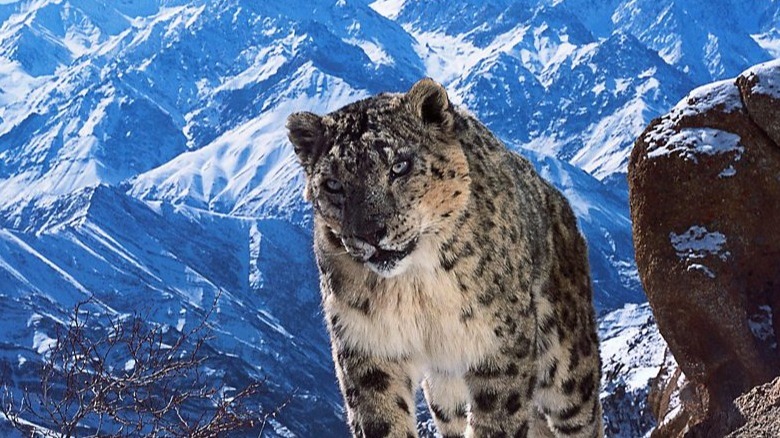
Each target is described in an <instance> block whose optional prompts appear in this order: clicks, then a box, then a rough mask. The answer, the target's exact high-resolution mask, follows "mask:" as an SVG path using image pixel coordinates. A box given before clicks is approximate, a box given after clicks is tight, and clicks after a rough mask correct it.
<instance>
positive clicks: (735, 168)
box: [628, 60, 780, 436]
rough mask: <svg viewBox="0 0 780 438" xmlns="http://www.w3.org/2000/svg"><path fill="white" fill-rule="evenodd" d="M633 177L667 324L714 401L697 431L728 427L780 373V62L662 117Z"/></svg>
mask: <svg viewBox="0 0 780 438" xmlns="http://www.w3.org/2000/svg"><path fill="white" fill-rule="evenodd" d="M628 178H629V188H630V202H631V214H632V217H633V224H634V225H633V226H634V243H635V247H636V260H637V265H638V266H639V273H640V277H641V279H642V282H643V284H644V287H645V290H646V292H647V296H648V299H649V301H650V305H651V307H652V308H653V312H654V313H655V316H656V319H657V322H658V328H659V330H660V331H661V334H662V335H663V336H664V338H665V339H666V340H667V342H668V344H669V348H670V349H671V351H672V353H673V354H674V357H675V358H676V359H677V362H678V363H679V366H680V368H681V369H682V371H683V373H684V374H685V376H686V377H687V378H688V379H689V380H690V382H691V383H692V384H693V385H695V387H697V388H701V389H702V390H706V392H707V394H702V395H701V398H702V399H707V400H709V401H708V404H709V406H707V414H706V415H705V416H704V417H705V418H704V419H703V420H702V421H701V422H700V424H699V425H698V426H696V427H693V428H692V429H691V431H689V432H688V434H689V435H694V436H706V435H707V434H709V433H716V434H718V435H723V432H724V429H723V428H724V427H726V426H725V425H726V424H729V423H730V422H731V421H732V420H731V419H730V417H729V416H730V414H728V413H729V412H732V411H733V406H734V404H733V400H734V399H735V398H736V397H737V396H739V395H740V394H742V393H744V392H746V391H747V390H749V389H751V388H753V387H754V386H756V385H759V384H762V383H765V382H767V381H769V380H771V379H772V378H773V377H775V376H777V375H779V374H780V347H778V339H780V60H778V61H773V62H770V63H766V64H762V65H759V66H756V67H754V68H752V69H750V70H748V71H747V72H745V73H743V74H742V75H741V76H740V77H739V78H738V79H737V80H736V81H735V80H728V81H723V82H718V83H715V84H711V85H708V86H705V87H702V88H699V89H697V90H695V91H693V92H692V93H691V94H690V95H689V96H688V97H687V98H686V99H684V100H683V101H682V102H680V103H679V104H678V105H677V106H676V107H675V108H674V109H672V111H671V112H670V113H669V114H667V115H665V116H663V117H662V118H660V119H657V120H654V121H653V122H652V123H651V124H650V126H648V128H647V129H646V130H645V132H644V133H643V134H642V135H641V136H640V137H639V139H638V140H637V142H636V144H635V147H634V150H633V152H632V155H631V162H630V164H629V171H628ZM728 427H732V426H728ZM712 436H715V435H712Z"/></svg>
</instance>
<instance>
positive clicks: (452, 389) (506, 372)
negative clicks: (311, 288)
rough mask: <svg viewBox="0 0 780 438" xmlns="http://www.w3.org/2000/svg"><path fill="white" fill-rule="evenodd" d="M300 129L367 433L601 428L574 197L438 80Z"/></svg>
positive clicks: (317, 244)
mask: <svg viewBox="0 0 780 438" xmlns="http://www.w3.org/2000/svg"><path fill="white" fill-rule="evenodd" d="M286 126H287V132H288V137H289V140H290V142H291V143H292V145H293V149H294V151H295V154H296V155H297V158H298V161H299V163H300V165H301V166H302V168H303V173H304V175H305V178H304V179H305V187H304V198H305V199H306V200H308V201H309V202H310V204H311V207H312V211H313V214H312V216H313V227H314V233H313V234H314V253H315V258H316V262H317V267H318V270H319V278H320V289H321V298H322V307H323V310H324V315H325V320H326V325H327V329H328V331H329V334H330V340H331V350H332V355H333V360H334V363H335V369H336V376H337V379H338V382H339V386H340V389H341V392H342V394H343V398H344V403H345V409H346V421H347V423H348V425H349V428H350V430H351V433H352V435H353V436H355V437H364V438H378V437H404V438H406V437H416V436H417V422H416V413H415V393H416V391H417V390H418V389H419V388H420V387H421V388H422V391H423V393H424V397H425V399H426V401H427V405H428V408H429V410H430V413H431V416H432V418H433V421H434V422H435V424H436V427H437V429H438V431H439V432H440V433H441V435H442V436H444V437H446V438H451V437H507V438H509V437H525V436H556V437H600V436H603V430H602V418H601V416H602V408H601V404H600V402H599V392H600V391H599V385H600V380H601V374H600V359H599V344H598V338H597V331H596V320H595V314H594V308H593V304H592V287H591V281H590V273H589V267H588V255H587V246H586V243H585V240H584V238H583V237H582V235H581V234H580V232H579V229H578V227H577V221H576V218H575V215H574V213H573V211H572V208H571V206H570V205H569V203H568V202H567V200H566V198H565V197H564V196H563V195H562V194H561V193H560V192H559V191H558V190H557V189H555V188H554V187H553V186H552V185H551V184H549V183H548V182H546V181H545V180H544V179H542V178H541V176H540V175H539V174H538V173H537V172H536V170H535V169H534V167H533V165H532V164H531V163H530V162H529V161H528V160H527V159H525V158H523V157H522V156H521V155H519V154H517V153H516V152H513V151H510V150H509V149H508V148H507V147H506V146H505V145H504V143H502V142H501V141H500V140H499V139H498V138H497V137H496V136H494V135H493V134H492V133H491V131H490V130H489V129H488V128H486V127H485V126H484V125H483V124H482V123H480V122H479V121H478V120H477V118H476V117H474V116H472V115H471V114H469V113H468V112H467V111H466V110H464V109H461V108H460V107H457V106H455V105H453V104H452V103H451V101H450V99H449V97H448V94H447V92H446V90H445V89H444V88H443V87H442V86H441V85H440V84H438V83H437V82H435V81H434V80H432V79H430V78H425V79H422V80H420V81H419V82H417V83H416V84H414V85H413V86H412V87H411V89H410V90H409V91H408V92H406V93H382V94H378V95H375V96H373V97H369V98H366V99H363V100H359V101H357V102H354V103H351V104H348V105H346V106H344V107H343V108H340V109H338V110H335V111H333V112H331V113H329V114H326V115H317V114H314V113H312V112H307V111H301V112H297V113H294V114H291V115H290V116H289V117H288V119H287V125H286Z"/></svg>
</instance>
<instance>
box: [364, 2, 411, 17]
mask: <svg viewBox="0 0 780 438" xmlns="http://www.w3.org/2000/svg"><path fill="white" fill-rule="evenodd" d="M405 3H406V0H377V1H375V2H374V3H371V4H370V5H368V7H369V8H371V9H373V10H374V11H376V12H377V13H378V14H379V15H381V16H383V17H385V18H389V19H391V20H395V18H396V17H398V14H400V13H401V10H402V9H403V8H404V4H405Z"/></svg>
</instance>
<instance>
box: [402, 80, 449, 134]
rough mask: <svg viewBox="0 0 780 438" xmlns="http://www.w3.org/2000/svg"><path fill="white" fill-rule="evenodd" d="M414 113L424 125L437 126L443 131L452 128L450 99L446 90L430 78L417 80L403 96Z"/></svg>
mask: <svg viewBox="0 0 780 438" xmlns="http://www.w3.org/2000/svg"><path fill="white" fill-rule="evenodd" d="M404 98H405V100H406V102H407V104H408V105H409V107H410V109H411V110H412V112H413V113H414V114H416V115H417V116H418V117H420V118H421V119H422V121H423V123H425V124H426V125H433V126H437V127H439V128H440V129H442V130H443V131H449V130H451V129H452V125H453V118H452V114H451V113H450V111H449V109H450V99H449V98H448V97H447V90H445V89H444V87H442V86H441V85H440V84H439V83H438V82H436V81H434V80H433V79H431V78H424V79H421V80H419V81H417V83H416V84H414V85H413V86H412V89H411V90H409V91H408V92H407V93H406V96H404Z"/></svg>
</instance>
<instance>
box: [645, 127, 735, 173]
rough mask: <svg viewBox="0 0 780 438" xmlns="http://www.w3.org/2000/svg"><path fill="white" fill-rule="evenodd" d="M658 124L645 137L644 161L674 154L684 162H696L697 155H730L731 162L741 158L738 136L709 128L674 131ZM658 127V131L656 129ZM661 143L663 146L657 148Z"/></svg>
mask: <svg viewBox="0 0 780 438" xmlns="http://www.w3.org/2000/svg"><path fill="white" fill-rule="evenodd" d="M664 125H665V124H664V123H663V122H662V123H659V124H658V125H657V126H656V127H655V129H653V130H652V131H650V132H649V133H647V134H646V135H645V141H646V142H647V143H648V148H647V158H650V159H653V158H658V157H662V156H669V155H676V156H678V157H681V158H682V159H684V160H686V161H692V162H694V163H698V162H699V160H698V158H697V157H698V156H700V155H707V156H713V155H722V154H727V153H732V152H733V153H734V154H735V156H734V161H739V160H740V159H741V158H742V153H743V152H745V147H744V146H742V144H740V140H741V138H740V136H739V135H737V134H733V133H731V132H726V131H721V130H720V129H713V128H683V129H681V130H680V131H679V132H674V130H673V129H672V128H671V127H670V126H664ZM659 128H661V129H659ZM661 142H663V143H664V144H663V145H661Z"/></svg>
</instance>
